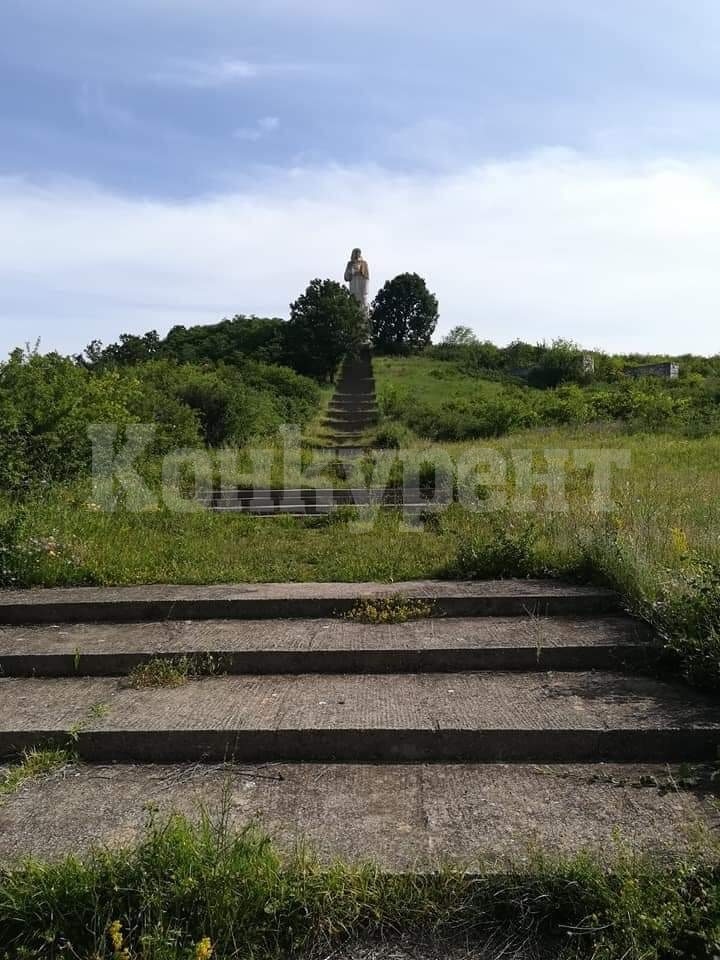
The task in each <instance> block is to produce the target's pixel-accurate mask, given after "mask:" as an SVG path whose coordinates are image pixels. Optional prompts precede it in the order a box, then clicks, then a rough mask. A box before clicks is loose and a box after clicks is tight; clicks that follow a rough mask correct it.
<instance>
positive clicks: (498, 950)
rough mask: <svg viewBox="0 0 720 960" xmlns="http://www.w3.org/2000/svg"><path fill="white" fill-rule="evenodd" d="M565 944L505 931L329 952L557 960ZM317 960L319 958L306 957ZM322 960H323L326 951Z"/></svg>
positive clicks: (341, 959) (364, 957)
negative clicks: (477, 936)
mask: <svg viewBox="0 0 720 960" xmlns="http://www.w3.org/2000/svg"><path fill="white" fill-rule="evenodd" d="M566 946H567V944H565V943H558V942H550V941H545V942H544V943H538V942H536V940H535V938H534V937H522V936H520V937H518V936H512V935H510V934H509V933H508V932H503V933H498V934H492V935H490V936H489V937H488V936H487V935H486V936H484V937H483V938H482V939H477V938H475V939H471V940H466V941H465V942H463V943H458V942H457V941H450V942H448V941H447V940H439V939H435V940H418V939H413V938H412V937H407V938H405V939H401V940H387V941H382V942H362V943H351V944H348V945H346V946H342V947H339V948H338V949H335V950H333V952H332V958H333V960H558V957H559V956H560V953H559V951H560V950H561V949H563V948H565V947H566ZM307 960H320V958H319V957H318V958H307ZM322 960H327V949H325V950H323V953H322Z"/></svg>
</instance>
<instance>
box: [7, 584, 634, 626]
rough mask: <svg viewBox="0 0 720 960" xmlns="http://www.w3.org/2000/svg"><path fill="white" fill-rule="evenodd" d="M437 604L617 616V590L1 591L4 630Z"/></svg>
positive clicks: (476, 610)
mask: <svg viewBox="0 0 720 960" xmlns="http://www.w3.org/2000/svg"><path fill="white" fill-rule="evenodd" d="M393 596H402V597H407V598H409V599H422V600H429V601H432V603H433V607H434V613H435V614H437V615H444V616H454V617H480V616H528V615H533V616H558V615H560V616H566V615H588V614H606V613H617V612H618V610H619V601H618V598H617V596H616V594H614V593H613V592H612V591H609V590H603V589H601V588H599V587H592V586H577V585H575V584H563V583H560V582H555V581H546V580H537V581H534V580H498V581H492V580H489V581H488V580H486V581H480V582H457V581H452V582H450V581H441V580H420V581H411V582H408V583H394V584H387V583H256V584H235V585H229V586H228V585H223V586H179V585H163V584H158V585H152V586H138V587H74V588H56V589H33V590H3V591H0V624H32V623H80V622H83V621H95V622H98V621H147V620H191V619H225V618H242V619H259V618H262V619H265V618H270V617H273V618H274V617H332V616H334V615H336V614H339V613H343V612H347V611H348V610H351V609H352V608H353V607H354V606H355V605H356V604H357V602H358V600H361V599H372V598H375V597H393Z"/></svg>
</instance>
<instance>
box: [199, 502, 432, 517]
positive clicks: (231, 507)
mask: <svg viewBox="0 0 720 960" xmlns="http://www.w3.org/2000/svg"><path fill="white" fill-rule="evenodd" d="M341 506H343V505H342V504H331V503H329V504H307V503H303V502H302V501H298V502H297V503H286V504H278V505H271V504H269V505H266V506H262V505H260V504H247V505H243V504H242V503H217V504H211V505H208V509H210V510H212V511H213V512H214V513H247V514H249V515H250V516H253V517H326V516H329V515H330V514H332V513H335V512H336V511H337V510H338V509H339V508H340V507H341ZM366 506H367V505H366ZM361 507H362V505H360V507H359V509H360V508H361ZM376 508H377V509H380V510H399V509H401V508H402V510H403V511H404V512H406V513H408V512H409V513H422V512H423V511H426V510H428V509H429V507H428V505H427V503H426V502H422V503H405V504H391V503H378V504H376Z"/></svg>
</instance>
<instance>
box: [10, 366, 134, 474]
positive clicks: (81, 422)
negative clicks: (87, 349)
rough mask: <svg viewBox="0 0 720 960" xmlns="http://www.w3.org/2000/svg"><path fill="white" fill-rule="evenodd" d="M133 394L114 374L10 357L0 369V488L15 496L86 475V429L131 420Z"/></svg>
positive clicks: (88, 444) (131, 387) (88, 453)
mask: <svg viewBox="0 0 720 960" xmlns="http://www.w3.org/2000/svg"><path fill="white" fill-rule="evenodd" d="M138 391H139V387H138V384H137V383H136V382H134V381H132V380H126V379H124V378H122V377H121V376H120V375H119V374H118V373H114V372H110V373H106V374H103V375H98V376H94V375H93V374H91V373H90V372H89V371H88V370H86V369H84V368H83V367H80V366H78V365H77V364H75V363H74V362H73V361H72V360H70V359H67V358H65V357H61V356H59V355H58V354H55V353H51V354H48V355H47V356H39V355H37V354H32V355H27V354H24V353H23V352H22V351H21V350H16V351H14V352H13V353H12V354H11V356H10V359H9V360H8V361H7V362H6V363H3V364H0V486H2V487H3V488H4V489H6V490H14V491H18V490H23V489H27V488H28V487H31V486H33V485H34V484H37V483H39V482H43V481H44V482H48V481H50V480H70V479H73V478H74V477H76V476H78V475H79V474H80V473H82V472H85V471H87V470H88V468H89V465H90V460H91V451H92V445H91V442H90V439H89V437H88V434H87V428H88V426H89V425H90V424H92V423H113V424H117V425H118V426H119V427H120V429H122V428H123V427H124V426H125V425H127V424H128V423H130V422H133V421H135V420H137V417H135V416H134V415H133V414H132V413H131V412H130V410H129V407H130V405H131V404H132V403H133V402H134V401H135V400H136V399H137V395H138Z"/></svg>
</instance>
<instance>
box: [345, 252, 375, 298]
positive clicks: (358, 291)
mask: <svg viewBox="0 0 720 960" xmlns="http://www.w3.org/2000/svg"><path fill="white" fill-rule="evenodd" d="M369 280H370V269H369V267H368V265H367V260H363V255H362V250H359V249H358V248H355V250H353V252H352V255H351V257H350V260H349V261H348V265H347V267H346V268H345V282H346V283H348V284H349V285H350V293H351V294H352V295H353V296H354V297H355V299H356V300H357V302H358V303H359V304H360V306H361V307H362V308H363V310H364V311H365V313H367V311H368V281H369Z"/></svg>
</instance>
